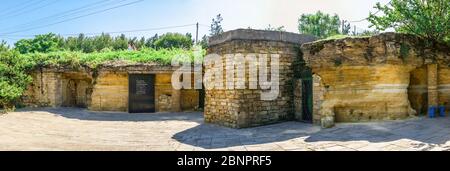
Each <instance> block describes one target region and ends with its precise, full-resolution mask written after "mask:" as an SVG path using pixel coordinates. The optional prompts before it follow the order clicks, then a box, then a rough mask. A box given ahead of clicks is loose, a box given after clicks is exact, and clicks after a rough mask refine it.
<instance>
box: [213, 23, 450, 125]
mask: <svg viewBox="0 0 450 171" xmlns="http://www.w3.org/2000/svg"><path fill="white" fill-rule="evenodd" d="M314 40H315V38H314V37H311V36H307V35H299V34H294V33H286V32H273V31H258V30H242V29H240V30H233V31H229V32H226V33H224V34H222V35H219V36H216V37H213V38H211V39H210V44H209V48H208V54H217V55H219V56H221V57H222V60H224V63H226V61H225V59H223V58H224V57H225V56H227V55H230V54H243V55H246V54H278V55H279V56H280V62H279V70H280V71H279V80H280V82H279V92H280V93H279V96H278V97H277V98H276V99H275V100H270V101H267V100H261V98H260V97H261V93H262V92H264V90H262V89H261V88H260V87H258V89H212V90H206V102H205V112H204V115H205V121H206V122H208V123H215V124H219V125H223V126H227V127H232V128H245V127H253V126H259V125H265V124H271V123H276V122H282V121H288V120H300V121H307V122H312V123H314V124H320V125H322V126H323V127H331V126H333V125H334V123H335V122H365V121H376V120H393V119H403V118H407V117H411V116H417V115H419V114H426V113H427V109H428V107H429V106H437V105H440V104H441V105H444V104H445V105H446V107H447V110H448V109H450V103H448V102H449V100H450V95H449V94H450V89H449V85H450V68H449V66H450V65H449V64H450V61H449V60H450V52H449V49H450V48H449V47H448V45H442V44H427V43H426V42H429V41H428V40H423V39H420V38H418V37H415V36H412V35H406V34H397V33H383V34H380V35H376V36H372V37H360V38H344V39H337V40H322V41H314ZM257 65H258V64H254V63H251V62H248V63H246V67H245V68H246V69H247V70H239V69H238V70H236V71H235V72H248V69H249V68H251V67H258V66H257ZM218 68H219V69H220V70H223V71H226V70H229V69H230V68H229V66H221V65H206V66H205V70H206V72H208V70H217V69H218ZM227 76H229V75H227V74H225V73H224V74H223V78H224V80H226V78H227ZM225 83H226V81H224V84H225ZM249 83H251V80H249V74H248V73H246V83H245V84H246V85H247V86H248V85H249Z"/></svg>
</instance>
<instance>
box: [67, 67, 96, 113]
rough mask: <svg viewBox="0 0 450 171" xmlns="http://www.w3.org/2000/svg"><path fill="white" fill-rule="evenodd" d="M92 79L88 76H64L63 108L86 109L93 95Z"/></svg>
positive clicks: (75, 74) (70, 74)
mask: <svg viewBox="0 0 450 171" xmlns="http://www.w3.org/2000/svg"><path fill="white" fill-rule="evenodd" d="M91 83H92V79H91V78H90V77H89V76H88V75H87V74H81V73H64V74H63V75H62V97H63V98H62V99H63V101H62V106H63V107H79V108H86V107H87V104H88V102H89V100H90V95H91V94H92V87H91Z"/></svg>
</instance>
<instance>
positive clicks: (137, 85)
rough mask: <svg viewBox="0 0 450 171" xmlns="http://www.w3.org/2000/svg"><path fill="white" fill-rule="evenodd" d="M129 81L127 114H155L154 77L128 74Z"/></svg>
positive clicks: (151, 75)
mask: <svg viewBox="0 0 450 171" xmlns="http://www.w3.org/2000/svg"><path fill="white" fill-rule="evenodd" d="M128 81H129V101H128V112H129V113H154V112H155V75H153V74H130V75H129V76H128Z"/></svg>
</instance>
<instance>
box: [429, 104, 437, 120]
mask: <svg viewBox="0 0 450 171" xmlns="http://www.w3.org/2000/svg"><path fill="white" fill-rule="evenodd" d="M428 116H429V117H430V118H434V117H435V116H436V107H434V106H430V107H429V108H428Z"/></svg>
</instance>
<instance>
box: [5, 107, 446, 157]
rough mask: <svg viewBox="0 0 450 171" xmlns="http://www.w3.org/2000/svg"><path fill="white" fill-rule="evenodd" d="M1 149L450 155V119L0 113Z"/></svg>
mask: <svg viewBox="0 0 450 171" xmlns="http://www.w3.org/2000/svg"><path fill="white" fill-rule="evenodd" d="M0 150H108V151H110V150H112V151H122V150H156V151H166V150H182V151H186V150H233V151H246V150H248V151H254V150H271V151H272V150H273V151H275V150H277V151H278V150H281V151H283V150H299V151H342V150H344V151H354V150H358V151H374V150H376V151H379V150H382V151H385V150H386V151H392V150H394V151H398V150H400V151H408V150H413V151H416V150H450V117H449V118H436V119H427V118H416V119H409V120H406V121H389V122H380V123H358V124H338V125H337V126H336V127H335V128H332V129H325V130H322V129H320V128H319V127H317V126H312V125H310V124H305V123H299V122H286V123H281V124H275V125H269V126H264V127H258V128H249V129H240V130H234V129H229V128H224V127H219V126H214V125H209V124H204V123H203V117H202V114H201V113H158V114H134V115H132V114H127V113H105V112H103V113H95V112H89V111H86V110H82V109H74V108H57V109H50V108H44V109H32V110H31V109H30V110H21V111H18V112H14V113H9V114H6V115H1V116H0Z"/></svg>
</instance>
